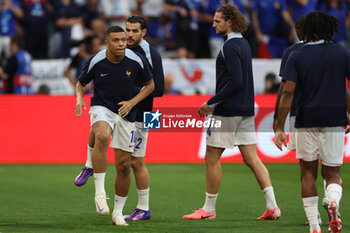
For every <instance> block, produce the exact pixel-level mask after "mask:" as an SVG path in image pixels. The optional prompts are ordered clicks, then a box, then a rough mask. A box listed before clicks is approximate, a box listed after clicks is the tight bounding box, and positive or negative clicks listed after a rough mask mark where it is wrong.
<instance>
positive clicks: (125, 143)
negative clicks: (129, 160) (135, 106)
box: [110, 115, 136, 153]
mask: <svg viewBox="0 0 350 233" xmlns="http://www.w3.org/2000/svg"><path fill="white" fill-rule="evenodd" d="M135 137H136V127H135V123H134V122H130V121H128V120H125V119H124V118H122V117H121V116H119V115H117V120H116V122H115V125H114V130H113V133H112V140H111V144H110V147H112V148H116V149H120V150H123V151H127V152H131V153H132V152H134V147H135Z"/></svg>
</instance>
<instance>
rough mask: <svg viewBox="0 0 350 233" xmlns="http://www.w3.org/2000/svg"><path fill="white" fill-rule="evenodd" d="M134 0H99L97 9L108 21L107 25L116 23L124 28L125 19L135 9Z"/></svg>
mask: <svg viewBox="0 0 350 233" xmlns="http://www.w3.org/2000/svg"><path fill="white" fill-rule="evenodd" d="M136 6H137V5H136V2H135V0H101V1H100V5H99V11H100V13H102V14H103V15H104V17H105V19H106V21H107V22H108V25H118V26H120V27H122V28H124V29H125V20H126V19H127V18H128V17H129V15H132V14H133V11H132V10H133V9H136Z"/></svg>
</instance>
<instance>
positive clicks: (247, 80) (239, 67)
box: [183, 4, 281, 220]
mask: <svg viewBox="0 0 350 233" xmlns="http://www.w3.org/2000/svg"><path fill="white" fill-rule="evenodd" d="M247 25H248V23H247V20H246V19H245V17H244V16H243V15H242V14H241V13H240V12H239V11H238V10H237V9H236V8H235V7H234V6H232V5H229V4H226V5H223V6H221V7H220V8H219V9H217V11H216V13H215V15H214V22H213V27H215V29H216V33H217V34H220V35H223V36H224V40H225V42H224V44H223V46H222V47H221V50H220V52H219V54H218V56H217V58H216V94H215V96H213V97H212V98H211V99H210V100H209V101H208V102H205V103H203V105H202V106H201V107H200V108H199V114H200V115H201V116H205V115H207V114H209V113H212V112H213V117H215V119H216V120H221V122H222V125H221V128H219V129H215V128H212V129H210V128H209V129H208V132H207V149H206V154H205V163H206V170H207V176H206V199H205V203H204V206H203V207H202V208H200V209H199V210H197V211H195V212H194V213H192V214H188V215H185V216H183V219H215V218H216V212H215V205H216V199H217V196H218V192H219V188H220V183H221V179H222V173H221V165H220V157H221V155H222V153H223V152H224V150H225V148H233V147H234V146H238V148H239V150H240V152H241V154H242V157H243V161H244V163H245V164H246V165H247V166H248V167H249V168H250V169H251V170H252V172H253V173H254V175H255V177H256V179H257V181H258V183H259V185H260V187H261V189H262V191H263V194H264V196H265V199H266V211H265V212H264V213H263V215H262V216H260V217H259V218H258V219H259V220H266V219H278V218H280V216H281V211H280V209H279V208H278V206H277V203H276V200H275V194H274V191H273V188H272V185H271V181H270V176H269V172H268V170H267V169H266V167H265V166H264V164H263V163H262V162H261V160H260V159H259V157H258V155H257V152H256V134H255V126H254V87H253V71H252V57H251V50H250V47H249V44H248V42H247V40H246V39H245V38H243V37H242V34H241V33H243V32H245V31H246V30H247Z"/></svg>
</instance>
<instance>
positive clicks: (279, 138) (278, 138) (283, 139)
mask: <svg viewBox="0 0 350 233" xmlns="http://www.w3.org/2000/svg"><path fill="white" fill-rule="evenodd" d="M275 145H276V146H277V147H278V149H280V150H281V151H282V145H284V146H285V147H287V136H286V134H285V133H284V132H283V131H282V130H276V133H275Z"/></svg>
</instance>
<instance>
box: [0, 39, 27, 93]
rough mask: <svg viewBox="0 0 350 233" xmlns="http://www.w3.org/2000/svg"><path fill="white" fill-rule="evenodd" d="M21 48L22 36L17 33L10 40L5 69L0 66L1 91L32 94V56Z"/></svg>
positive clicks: (22, 43)
mask: <svg viewBox="0 0 350 233" xmlns="http://www.w3.org/2000/svg"><path fill="white" fill-rule="evenodd" d="M23 48H24V41H23V38H22V37H20V36H19V35H14V36H12V37H11V40H10V50H11V54H12V56H11V57H10V58H9V59H8V61H7V63H6V66H5V69H4V70H3V69H2V68H0V78H1V79H2V80H3V87H2V88H3V93H6V94H10V93H13V94H33V89H32V82H33V77H32V58H31V56H30V54H29V53H28V52H27V51H25V50H24V49H23Z"/></svg>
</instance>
